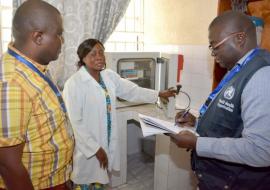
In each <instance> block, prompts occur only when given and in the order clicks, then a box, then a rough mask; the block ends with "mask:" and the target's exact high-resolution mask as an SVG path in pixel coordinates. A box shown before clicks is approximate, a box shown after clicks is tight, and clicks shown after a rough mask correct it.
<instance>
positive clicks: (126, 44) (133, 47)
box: [105, 0, 144, 51]
mask: <svg viewBox="0 0 270 190" xmlns="http://www.w3.org/2000/svg"><path fill="white" fill-rule="evenodd" d="M105 47H106V51H143V49H144V0H131V1H130V3H129V6H128V8H127V11H126V13H125V15H124V16H123V18H122V19H121V21H120V22H119V24H118V25H117V27H116V29H115V31H114V32H113V33H112V35H111V36H110V38H109V39H108V40H107V42H106V43H105Z"/></svg>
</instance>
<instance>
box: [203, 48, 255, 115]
mask: <svg viewBox="0 0 270 190" xmlns="http://www.w3.org/2000/svg"><path fill="white" fill-rule="evenodd" d="M258 50H259V48H255V49H254V50H253V51H252V53H251V54H250V55H249V56H248V57H247V58H246V59H245V60H244V61H243V63H242V64H236V65H235V66H234V67H233V68H232V70H231V71H230V72H229V73H228V74H227V75H225V77H224V78H223V79H222V80H221V82H220V83H219V84H218V86H217V87H216V88H215V89H214V90H213V92H211V94H210V95H209V96H208V98H207V100H206V101H205V103H204V104H203V105H202V107H201V108H200V117H201V116H202V115H203V114H204V113H205V112H206V110H207V108H208V106H209V104H210V103H211V102H212V101H213V100H214V99H215V97H216V96H217V94H218V93H219V92H220V91H221V89H222V88H223V86H225V85H226V84H227V83H228V82H229V81H230V80H231V79H232V78H233V77H234V76H235V75H236V74H237V73H238V72H239V71H240V70H241V69H242V67H243V66H245V65H246V64H247V63H248V62H249V61H250V60H251V59H252V58H253V57H254V56H255V55H256V54H257V53H258Z"/></svg>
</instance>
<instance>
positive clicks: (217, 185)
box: [192, 50, 270, 190]
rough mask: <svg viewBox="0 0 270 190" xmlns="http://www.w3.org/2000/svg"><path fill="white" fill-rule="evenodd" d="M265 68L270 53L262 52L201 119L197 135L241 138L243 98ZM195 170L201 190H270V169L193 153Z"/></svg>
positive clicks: (224, 88)
mask: <svg viewBox="0 0 270 190" xmlns="http://www.w3.org/2000/svg"><path fill="white" fill-rule="evenodd" d="M264 66H270V53H269V52H267V51H265V50H259V52H258V54H257V55H256V56H255V57H254V58H253V59H252V60H251V61H250V62H249V63H247V65H245V67H243V68H242V69H241V70H240V72H239V73H238V74H237V75H235V76H234V77H233V78H232V79H231V80H230V81H229V82H228V83H227V84H226V85H225V86H224V87H223V89H222V90H221V91H220V93H219V94H218V95H217V97H216V98H215V99H214V100H213V102H212V103H211V104H210V105H209V107H208V109H207V111H206V112H205V113H204V115H203V116H202V117H201V118H200V119H199V121H198V128H197V132H198V133H199V135H200V136H201V137H216V138H223V137H231V138H240V137H241V133H242V130H243V120H242V118H241V94H242V92H243V89H244V87H245V86H246V84H247V82H248V81H249V80H250V78H251V77H252V76H253V74H254V73H255V72H256V71H257V70H258V69H260V68H262V67H264ZM269 74H270V73H269ZM269 125H270V124H269ZM269 127H270V126H269ZM269 151H270V150H269ZM192 169H193V170H194V171H195V172H196V175H197V177H198V180H199V188H200V190H206V189H209V190H215V189H235V190H266V189H270V167H251V166H247V165H243V164H236V163H231V162H226V161H222V160H218V159H212V158H205V157H199V156H198V155H197V154H196V152H195V151H193V152H192Z"/></svg>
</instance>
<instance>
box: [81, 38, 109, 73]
mask: <svg viewBox="0 0 270 190" xmlns="http://www.w3.org/2000/svg"><path fill="white" fill-rule="evenodd" d="M96 44H100V45H101V46H102V47H103V48H104V49H105V47H104V45H103V44H102V43H101V42H100V41H99V40H97V39H93V38H90V39H87V40H85V41H83V42H82V43H81V44H80V45H79V47H78V50H77V55H78V57H79V61H78V67H79V68H80V67H81V66H83V65H85V63H84V62H83V58H84V57H85V56H86V55H87V54H88V53H89V52H90V51H92V49H93V48H94V47H95V45H96Z"/></svg>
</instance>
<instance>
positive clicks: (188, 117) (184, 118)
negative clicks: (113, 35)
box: [175, 110, 196, 127]
mask: <svg viewBox="0 0 270 190" xmlns="http://www.w3.org/2000/svg"><path fill="white" fill-rule="evenodd" d="M175 123H176V124H180V125H182V126H184V127H194V126H195V123H196V117H195V116H194V115H192V114H191V113H189V112H186V110H183V111H180V112H178V113H177V114H176V116H175Z"/></svg>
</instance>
